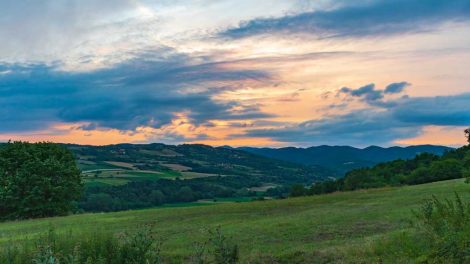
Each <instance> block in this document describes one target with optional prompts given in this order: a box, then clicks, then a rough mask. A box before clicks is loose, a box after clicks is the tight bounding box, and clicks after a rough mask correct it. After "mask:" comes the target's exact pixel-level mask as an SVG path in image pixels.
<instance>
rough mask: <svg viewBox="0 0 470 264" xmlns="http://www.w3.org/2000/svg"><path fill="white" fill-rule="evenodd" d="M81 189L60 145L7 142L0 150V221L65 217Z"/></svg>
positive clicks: (74, 167)
mask: <svg viewBox="0 0 470 264" xmlns="http://www.w3.org/2000/svg"><path fill="white" fill-rule="evenodd" d="M82 187H83V184H82V180H81V176H80V170H79V169H78V168H77V165H76V163H75V159H74V157H73V155H72V153H71V152H70V151H69V150H67V149H66V148H64V147H62V146H60V145H57V144H53V143H35V144H33V143H27V142H14V143H11V142H9V143H8V144H4V145H2V146H1V147H0V219H3V220H5V219H24V218H36V217H48V216H55V215H64V214H67V213H69V212H70V211H71V210H72V209H73V204H74V201H77V200H78V199H79V198H80V196H81V191H82Z"/></svg>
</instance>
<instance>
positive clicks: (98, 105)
mask: <svg viewBox="0 0 470 264" xmlns="http://www.w3.org/2000/svg"><path fill="white" fill-rule="evenodd" d="M0 40H1V41H0V141H6V140H9V139H12V140H29V141H39V140H47V141H55V142H71V143H81V144H112V143H120V142H133V143H144V142H164V143H170V144H179V143H204V144H211V145H233V146H240V145H251V146H275V147H277V146H287V145H291V146H301V147H307V146H312V145H323V144H327V145H353V146H358V147H364V146H368V145H381V146H391V145H413V144H445V145H451V146H458V145H463V144H464V142H465V140H464V136H463V129H464V128H465V127H467V126H469V125H470V72H469V70H470V0H359V1H347V0H310V1H309V0H256V1H253V0H218V1H213V0H45V1H36V0H23V1H17V0H2V1H0Z"/></svg>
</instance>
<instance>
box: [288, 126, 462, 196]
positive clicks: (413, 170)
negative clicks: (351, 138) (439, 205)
mask: <svg viewBox="0 0 470 264" xmlns="http://www.w3.org/2000/svg"><path fill="white" fill-rule="evenodd" d="M465 136H466V139H467V141H468V143H469V145H467V146H463V147H461V148H458V149H455V150H452V151H448V152H446V153H444V154H443V155H442V156H440V157H439V156H437V155H433V154H429V153H422V154H419V155H417V156H416V157H415V158H413V159H409V160H402V159H400V160H394V161H390V162H384V163H380V164H377V165H376V166H373V167H371V168H361V169H355V170H352V171H350V172H348V173H346V175H345V177H344V178H341V179H338V180H334V181H333V180H331V181H323V182H319V183H315V184H313V185H312V186H311V187H310V188H305V187H304V186H303V185H294V186H293V187H292V188H291V192H290V196H294V197H295V196H304V195H316V194H325V193H332V192H337V191H352V190H357V189H369V188H378V187H385V186H400V185H415V184H422V183H429V182H435V181H443V180H450V179H458V178H464V177H465V178H470V128H469V129H466V130H465Z"/></svg>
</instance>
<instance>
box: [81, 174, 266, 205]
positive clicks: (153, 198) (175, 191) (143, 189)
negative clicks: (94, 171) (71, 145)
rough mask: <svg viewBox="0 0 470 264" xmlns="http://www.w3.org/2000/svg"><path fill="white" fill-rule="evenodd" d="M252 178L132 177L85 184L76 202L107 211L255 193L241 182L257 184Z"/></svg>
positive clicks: (252, 194) (253, 194)
mask: <svg viewBox="0 0 470 264" xmlns="http://www.w3.org/2000/svg"><path fill="white" fill-rule="evenodd" d="M257 184H259V182H257V179H256V178H253V179H250V178H245V177H235V176H233V177H207V178H199V179H191V180H179V179H177V180H165V179H160V180H158V181H135V182H130V183H128V184H126V185H121V186H111V185H98V186H89V187H87V188H86V190H85V192H84V196H83V199H82V200H81V201H80V203H79V206H80V208H82V209H83V210H85V211H92V212H100V211H104V212H109V211H120V210H129V209H138V208H148V207H152V206H158V205H162V204H164V203H179V202H193V201H197V200H199V199H214V198H223V197H243V196H256V193H255V192H249V191H248V190H247V189H246V188H245V186H253V185H257Z"/></svg>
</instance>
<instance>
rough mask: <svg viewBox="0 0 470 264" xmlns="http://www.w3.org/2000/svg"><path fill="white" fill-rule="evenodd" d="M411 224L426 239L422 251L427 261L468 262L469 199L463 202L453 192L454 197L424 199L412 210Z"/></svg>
mask: <svg viewBox="0 0 470 264" xmlns="http://www.w3.org/2000/svg"><path fill="white" fill-rule="evenodd" d="M415 217H416V220H415V226H416V227H417V230H418V231H419V233H421V234H422V235H423V236H424V237H423V238H424V239H425V240H426V241H428V242H429V244H430V245H429V250H428V252H427V253H426V254H425V255H426V257H427V259H428V260H430V261H431V262H439V263H441V262H442V263H469V262H470V203H469V202H466V203H464V202H463V201H462V200H461V198H460V197H459V196H458V195H457V194H456V195H455V200H454V201H452V200H448V199H447V200H445V201H440V200H438V199H437V198H436V197H433V198H432V199H430V200H428V201H426V202H425V203H424V204H423V205H422V207H421V209H420V210H419V211H418V212H415Z"/></svg>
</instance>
